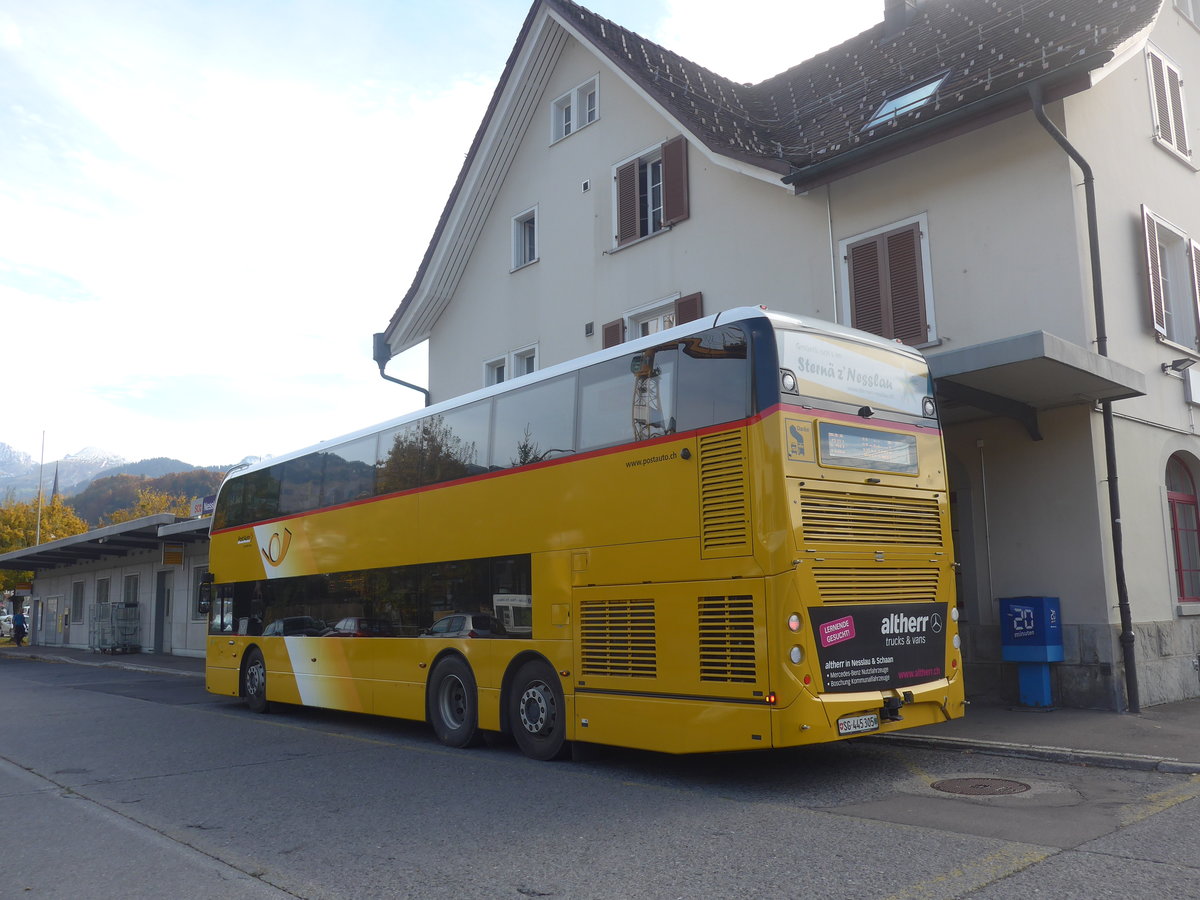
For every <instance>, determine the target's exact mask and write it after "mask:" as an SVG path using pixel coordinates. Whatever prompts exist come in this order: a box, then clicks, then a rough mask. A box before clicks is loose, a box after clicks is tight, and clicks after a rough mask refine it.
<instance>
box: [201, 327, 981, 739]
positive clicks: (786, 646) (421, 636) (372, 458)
mask: <svg viewBox="0 0 1200 900" xmlns="http://www.w3.org/2000/svg"><path fill="white" fill-rule="evenodd" d="M210 560H211V562H210V569H211V572H210V574H209V576H208V580H209V581H210V585H209V591H210V596H211V602H210V633H209V638H208V651H207V666H206V683H207V687H208V690H209V691H211V692H213V693H216V694H223V695H228V696H240V697H243V698H245V700H246V702H247V703H248V705H249V706H250V707H251V708H252V709H254V710H259V711H265V710H266V709H267V708H268V705H269V704H270V703H286V704H303V705H307V706H318V707H325V708H330V709H338V710H348V711H357V712H364V713H371V714H375V715H383V716H396V717H401V718H405V719H415V720H425V721H428V722H429V723H430V725H431V726H432V728H433V730H434V732H435V733H436V735H437V737H438V738H439V739H440V740H441V741H442V742H443V743H445V744H447V745H451V746H456V747H459V746H466V745H468V744H471V743H473V742H475V741H476V740H477V739H478V738H480V737H481V736H482V733H483V732H500V733H504V734H507V735H511V736H512V738H514V739H515V741H516V743H517V744H518V746H519V747H520V749H521V750H522V751H523V752H524V753H526V754H527V755H529V756H531V757H534V758H537V759H550V758H555V757H558V756H560V755H562V754H563V753H564V751H565V750H567V749H568V748H569V746H570V742H572V741H580V742H591V743H599V744H611V745H619V746H624V747H635V748H643V749H649V750H657V751H665V752H669V753H691V752H702V751H721V750H741V749H749V748H760V747H790V746H795V745H798V744H807V743H814V742H819V741H831V740H836V739H838V738H842V737H847V736H852V735H862V734H872V733H879V732H888V731H893V730H896V729H900V728H908V727H912V726H915V725H921V724H927V723H932V722H939V721H944V720H946V719H950V718H954V717H957V716H960V715H961V714H962V711H963V677H962V672H961V656H960V653H959V638H958V628H957V620H958V612H957V609H956V608H955V604H954V584H953V577H954V576H953V567H952V552H951V546H950V521H949V513H948V493H947V485H946V466H945V457H944V450H943V446H942V440H941V431H940V428H939V425H938V420H937V412H936V407H935V404H934V400H933V387H932V382H931V380H930V377H929V372H928V368H927V366H926V364H925V361H924V359H923V358H922V357H921V355H920V354H919V353H917V352H916V351H914V350H912V349H910V348H907V347H905V346H902V345H900V344H896V343H892V342H889V341H886V340H883V339H881V338H878V337H875V336H873V335H870V334H866V333H863V332H859V331H855V330H852V329H848V328H843V327H840V326H837V325H833V324H829V323H824V322H819V321H814V320H810V319H801V318H797V317H794V316H789V315H783V314H780V313H776V312H771V311H769V310H767V309H766V308H762V307H747V308H742V309H735V310H731V311H727V312H723V313H720V314H718V315H716V316H710V317H708V318H706V319H701V320H697V321H694V322H690V323H688V324H686V325H681V326H678V327H676V328H673V329H670V330H666V331H661V332H659V333H657V334H654V335H650V336H649V337H645V338H640V339H638V340H635V341H631V342H628V343H625V344H622V345H620V346H618V347H613V348H610V349H607V350H603V351H600V352H598V353H594V354H591V355H590V356H586V357H583V358H581V359H579V360H576V361H573V362H570V363H564V364H562V365H558V366H554V367H552V368H548V369H545V370H543V371H541V372H538V373H535V374H533V375H528V376H525V377H523V378H519V379H516V380H513V381H511V382H507V383H504V384H500V385H496V386H494V387H490V388H487V389H485V390H482V391H478V392H476V393H473V394H470V395H467V396H464V397H461V398H458V399H456V400H452V401H448V402H445V403H441V404H438V405H435V406H432V407H429V408H427V409H425V410H422V411H421V412H419V413H414V414H412V415H409V416H404V417H401V418H398V419H395V420H393V421H391V422H387V423H385V424H383V425H380V426H377V427H374V428H369V429H365V430H362V431H359V432H355V433H353V434H350V435H347V436H345V437H344V438H340V439H338V440H334V441H329V442H327V443H323V444H320V445H317V446H316V447H312V448H310V449H307V450H302V451H299V452H297V453H293V454H290V455H287V456H283V457H278V458H274V459H270V460H267V461H264V462H261V463H257V464H255V465H252V466H249V467H247V468H243V469H240V470H236V471H234V472H232V473H230V474H229V476H228V477H227V478H226V479H225V482H224V484H223V485H222V487H221V490H220V493H219V495H218V497H217V505H216V511H215V513H214V517H213V523H212V531H211V550H210Z"/></svg>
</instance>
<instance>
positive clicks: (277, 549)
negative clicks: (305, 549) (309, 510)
mask: <svg viewBox="0 0 1200 900" xmlns="http://www.w3.org/2000/svg"><path fill="white" fill-rule="evenodd" d="M290 546H292V532H291V529H289V528H285V529H283V534H282V535H281V534H280V533H279V532H278V531H273V532H271V536H270V537H269V538H268V539H267V545H266V546H265V547H261V548H260V549H261V550H262V555H263V559H265V560H266V561H267V562H268V563H270V565H271V566H272V567H273V568H278V567H279V566H280V565H281V564H282V563H283V561H284V559H285V558H286V557H287V552H288V548H289V547H290Z"/></svg>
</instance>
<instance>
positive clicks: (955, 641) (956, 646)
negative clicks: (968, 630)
mask: <svg viewBox="0 0 1200 900" xmlns="http://www.w3.org/2000/svg"><path fill="white" fill-rule="evenodd" d="M950 643H952V644H953V645H954V649H955V650H958V649H960V648H961V647H962V638H960V637H959V636H958V635H957V634H956V635H955V636H954V639H953V640H951V641H950Z"/></svg>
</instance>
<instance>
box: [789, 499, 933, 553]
mask: <svg viewBox="0 0 1200 900" xmlns="http://www.w3.org/2000/svg"><path fill="white" fill-rule="evenodd" d="M800 527H801V528H803V529H804V539H805V541H810V542H822V541H824V542H829V543H842V544H845V543H852V544H920V545H924V546H933V547H936V546H940V545H941V544H942V517H941V511H940V510H939V509H938V504H937V501H936V500H933V499H924V498H909V497H872V496H870V495H865V494H843V493H837V492H833V491H805V490H802V491H801V492H800Z"/></svg>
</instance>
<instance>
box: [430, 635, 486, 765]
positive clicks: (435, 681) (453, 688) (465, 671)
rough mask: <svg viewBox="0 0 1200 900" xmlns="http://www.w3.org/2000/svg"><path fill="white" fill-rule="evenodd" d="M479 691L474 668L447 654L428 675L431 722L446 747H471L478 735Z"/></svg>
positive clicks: (435, 732)
mask: <svg viewBox="0 0 1200 900" xmlns="http://www.w3.org/2000/svg"><path fill="white" fill-rule="evenodd" d="M478 703H479V692H478V691H477V690H476V687H475V676H474V675H473V674H472V673H471V667H470V666H469V665H467V663H466V661H465V660H463V659H462V658H461V657H458V656H447V657H446V658H445V659H443V660H442V661H441V662H439V663H438V664H437V665H436V666H434V668H433V672H432V673H431V674H430V676H429V724H430V725H432V726H433V733H434V734H436V735H437V739H438V740H439V741H441V742H442V743H443V744H445V745H446V746H447V747H469V746H471V745H472V744H474V743H475V742H476V741H477V740H478V738H479V727H478V723H479V706H478Z"/></svg>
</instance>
